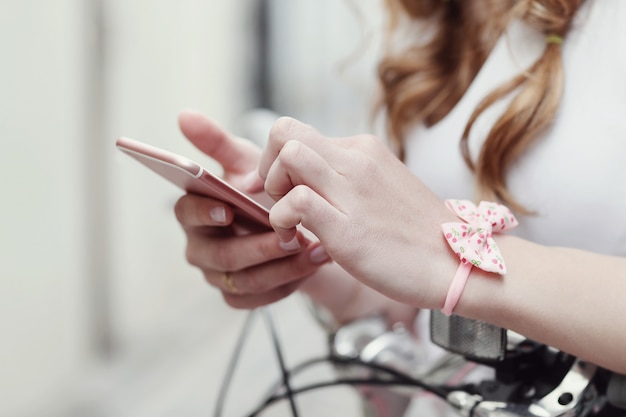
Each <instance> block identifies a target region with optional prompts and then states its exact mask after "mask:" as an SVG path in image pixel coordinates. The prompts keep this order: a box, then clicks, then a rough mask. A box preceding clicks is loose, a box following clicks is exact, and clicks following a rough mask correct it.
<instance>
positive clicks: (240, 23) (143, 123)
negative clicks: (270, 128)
mask: <svg viewBox="0 0 626 417" xmlns="http://www.w3.org/2000/svg"><path fill="white" fill-rule="evenodd" d="M101 3H103V6H104V18H105V20H104V22H105V27H104V33H103V41H104V51H103V55H101V56H103V57H104V58H105V61H103V63H100V62H98V61H94V58H97V57H98V56H100V55H98V54H99V52H98V51H99V50H98V45H97V42H96V41H97V39H98V38H97V35H98V31H97V26H96V25H95V22H96V21H95V20H94V15H93V14H92V12H93V11H94V10H97V8H95V6H97V5H98V2H97V1H95V0H92V1H86V0H55V1H48V0H24V1H11V0H0V54H1V55H0V59H1V66H0V143H1V144H2V150H1V151H0V178H1V184H2V209H1V210H0V213H1V214H2V215H1V216H0V338H1V342H0V392H1V393H2V395H1V400H0V415H7V416H8V415H10V416H31V415H44V413H43V410H46V411H45V415H54V413H55V412H58V413H59V414H60V415H67V414H65V413H66V412H67V411H68V410H70V409H71V408H72V407H74V406H75V402H76V401H77V400H76V399H77V398H78V394H80V393H81V392H82V390H83V387H84V386H85V383H86V381H91V380H93V379H94V375H96V374H98V373H99V372H101V371H102V368H103V367H107V366H109V365H110V364H111V363H114V362H115V361H116V360H118V359H117V358H120V357H123V356H124V355H125V354H126V353H127V352H129V351H132V350H133V349H135V350H136V349H137V346H142V345H145V344H148V343H151V342H153V341H154V340H155V338H158V337H159V334H161V335H163V334H168V332H171V328H172V327H175V326H176V320H175V318H176V317H177V315H180V316H182V315H184V314H185V312H186V310H185V309H187V310H188V309H189V308H191V307H190V306H191V305H193V304H194V303H200V302H206V301H208V300H210V301H212V300H213V299H214V296H213V295H212V296H209V295H208V294H209V293H210V292H209V291H207V290H206V285H205V284H204V283H203V282H202V280H201V278H200V276H199V274H198V273H197V271H195V270H192V269H191V268H190V267H189V266H187V265H186V264H185V262H184V257H183V255H182V253H183V247H184V245H183V238H182V233H181V232H180V230H179V228H178V225H177V224H176V222H175V220H174V217H173V215H172V210H171V209H172V205H173V203H174V201H175V199H176V197H177V196H178V195H179V194H178V193H177V192H176V191H175V190H173V189H169V188H167V187H166V186H164V184H163V183H162V182H160V181H159V180H158V179H157V178H155V177H153V176H152V175H151V174H149V173H147V172H144V171H143V170H142V169H141V168H140V167H137V166H134V165H133V162H131V161H130V160H126V159H124V158H123V157H122V156H119V155H117V154H115V150H114V147H113V143H114V141H115V139H116V137H117V136H119V135H128V136H134V137H136V138H137V139H142V140H145V141H149V142H152V143H154V144H157V145H161V146H164V147H169V148H170V149H172V150H176V151H181V152H183V151H184V152H187V153H190V154H192V155H193V152H195V151H194V150H192V149H190V147H189V146H188V145H187V144H186V143H185V141H184V140H183V139H182V136H181V135H180V133H179V132H178V128H177V125H176V116H177V112H178V111H179V110H180V109H182V108H184V107H188V106H192V107H196V108H199V109H201V110H204V111H206V112H207V113H209V114H211V115H212V116H213V117H215V118H216V119H217V120H220V121H222V122H224V123H225V124H226V125H227V126H231V127H232V124H233V122H234V121H235V120H236V118H237V116H238V115H239V114H240V112H241V111H242V109H243V108H244V106H245V105H246V104H247V103H246V100H247V95H248V93H249V91H248V89H247V85H246V81H245V80H246V77H245V74H246V73H245V71H246V67H245V65H243V63H245V62H247V53H248V51H247V49H246V45H247V44H248V43H249V42H248V41H247V37H248V36H249V33H248V32H247V31H246V23H247V21H246V19H247V14H248V9H249V7H248V5H247V4H246V3H249V2H246V1H244V0H241V1H233V0H219V1H217V0H216V1H192V0H183V1H176V2H172V1H167V0H132V1H131V0H118V1H102V2H101ZM101 64H103V65H101ZM100 75H101V76H102V77H101V78H100ZM99 79H101V80H102V81H103V84H102V85H101V86H100V87H101V88H99V87H98V85H97V83H96V82H97V81H98V80H99ZM85 157H88V158H90V159H88V160H85ZM98 291H101V293H98ZM200 294H201V295H200ZM211 294H212V293H211ZM211 297H213V298H211ZM187 313H188V312H187ZM94 324H101V325H104V328H94ZM168 326H169V327H168ZM103 341H104V342H106V343H109V344H110V345H109V346H108V347H107V346H102V343H103ZM103 352H104V353H105V355H104V356H103ZM106 352H108V353H106ZM106 355H109V356H108V357H107V356H106Z"/></svg>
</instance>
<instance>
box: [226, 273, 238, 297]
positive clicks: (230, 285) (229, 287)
mask: <svg viewBox="0 0 626 417" xmlns="http://www.w3.org/2000/svg"><path fill="white" fill-rule="evenodd" d="M222 287H223V288H224V290H226V291H227V292H229V293H233V294H239V292H240V291H239V288H237V285H236V284H235V281H234V280H233V275H232V274H231V273H230V272H224V273H223V274H222Z"/></svg>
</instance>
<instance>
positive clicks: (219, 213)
mask: <svg viewBox="0 0 626 417" xmlns="http://www.w3.org/2000/svg"><path fill="white" fill-rule="evenodd" d="M209 215H210V216H211V220H213V221H214V222H216V223H226V210H225V209H224V207H222V206H217V207H213V208H212V209H211V211H209Z"/></svg>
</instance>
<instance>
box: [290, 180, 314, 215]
mask: <svg viewBox="0 0 626 417" xmlns="http://www.w3.org/2000/svg"><path fill="white" fill-rule="evenodd" d="M290 204H291V207H292V208H293V209H295V210H297V211H298V212H301V211H302V210H304V209H307V208H310V207H311V206H312V205H313V192H312V191H311V189H310V188H309V187H307V186H306V185H297V186H295V187H294V188H293V189H292V190H291V192H290Z"/></svg>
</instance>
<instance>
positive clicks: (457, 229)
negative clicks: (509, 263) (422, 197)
mask: <svg viewBox="0 0 626 417" xmlns="http://www.w3.org/2000/svg"><path fill="white" fill-rule="evenodd" d="M446 207H448V209H450V211H452V212H453V213H454V214H456V215H457V216H458V217H459V218H461V219H462V220H464V221H465V222H466V223H460V222H449V223H444V224H442V225H441V229H442V230H443V234H444V236H445V238H446V241H447V242H448V244H449V245H450V247H451V248H452V250H453V251H454V253H455V254H456V255H457V256H458V257H459V259H460V260H461V264H460V265H459V269H457V271H456V274H455V275H454V278H453V279H452V284H451V285H450V289H449V290H448V295H447V296H446V301H445V303H444V305H443V308H442V309H441V311H442V312H443V313H445V314H446V315H448V316H449V315H451V314H452V311H453V310H454V308H455V307H456V305H457V303H458V302H459V299H460V298H461V294H462V293H463V289H464V288H465V284H466V283H467V279H468V278H469V274H470V272H471V270H472V267H476V268H479V269H482V270H483V271H486V272H495V273H496V274H500V275H504V274H506V266H505V265H504V260H503V259H502V256H501V255H500V250H499V249H498V246H497V245H496V242H495V241H494V240H493V237H492V235H493V233H499V232H502V231H504V230H509V229H512V228H514V227H515V226H517V225H518V222H517V220H516V219H515V216H513V214H512V213H511V210H509V209H508V208H507V207H505V206H503V205H502V204H498V203H492V202H488V201H481V202H480V203H479V204H478V207H477V206H476V205H475V204H474V203H472V202H471V201H468V200H446Z"/></svg>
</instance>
